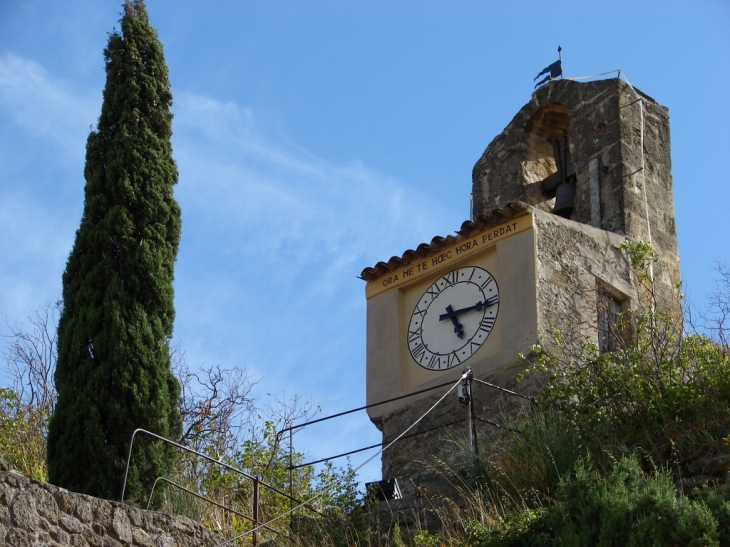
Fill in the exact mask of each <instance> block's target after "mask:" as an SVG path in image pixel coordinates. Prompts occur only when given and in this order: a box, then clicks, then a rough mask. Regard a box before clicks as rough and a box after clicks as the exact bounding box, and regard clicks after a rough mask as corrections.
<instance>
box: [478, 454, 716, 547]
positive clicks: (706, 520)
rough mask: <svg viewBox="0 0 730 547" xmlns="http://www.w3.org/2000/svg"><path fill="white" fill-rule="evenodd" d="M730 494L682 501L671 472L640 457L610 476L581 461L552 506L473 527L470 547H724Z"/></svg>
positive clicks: (627, 460)
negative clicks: (648, 468)
mask: <svg viewBox="0 0 730 547" xmlns="http://www.w3.org/2000/svg"><path fill="white" fill-rule="evenodd" d="M723 496H725V497H723ZM727 496H728V494H727V492H725V493H724V494H723V495H717V494H712V493H709V492H708V493H706V494H705V497H704V499H689V498H686V497H679V498H677V497H676V491H675V488H674V482H673V479H672V476H671V473H668V472H666V471H660V472H657V473H654V474H647V473H645V472H644V471H643V470H642V469H641V466H640V464H639V461H638V459H637V458H636V457H635V456H627V457H625V458H622V459H621V460H619V461H618V462H617V463H616V464H615V465H614V467H613V469H612V470H611V471H610V472H609V473H608V475H607V476H605V477H603V476H602V475H601V473H600V472H599V471H598V470H597V469H596V468H595V466H594V465H593V464H592V463H591V462H590V460H588V461H586V460H583V459H581V460H578V462H576V464H575V466H574V469H573V472H572V473H571V474H569V475H568V476H565V477H563V479H562V480H561V481H560V484H559V486H558V488H557V491H556V493H555V504H554V505H552V506H550V507H548V508H546V509H538V510H534V509H528V510H525V511H521V512H519V513H515V514H511V515H508V516H507V517H505V518H503V519H502V520H501V521H500V522H499V523H498V524H497V525H496V526H485V525H482V524H479V523H476V522H472V523H470V524H469V526H468V527H467V534H468V535H467V537H468V539H467V542H466V545H467V546H468V547H516V546H576V547H578V546H594V545H595V546H599V547H609V546H621V547H624V546H625V547H642V546H646V545H652V546H656V547H664V546H666V547H673V546H675V545H682V546H687V547H692V546H698V547H699V546H707V547H714V546H717V547H719V546H720V545H723V544H724V545H727V543H725V540H726V539H727V538H728V534H729V533H730V532H729V531H728V526H727V524H728V516H729V515H730V512H729V511H730V504H728V501H727V499H726V497H727ZM721 542H722V543H721Z"/></svg>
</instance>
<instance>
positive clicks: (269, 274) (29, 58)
mask: <svg viewBox="0 0 730 547" xmlns="http://www.w3.org/2000/svg"><path fill="white" fill-rule="evenodd" d="M147 7H148V11H149V14H150V19H151V22H152V24H153V25H154V26H155V27H156V28H157V30H158V34H159V37H160V40H161V41H162V43H163V44H164V47H165V55H166V59H167V64H168V67H169V69H170V79H171V83H172V91H173V96H174V105H173V111H174V113H175V120H174V125H173V131H174V136H173V147H174V156H175V158H176V160H177V162H178V167H179V171H180V182H179V184H178V186H177V188H176V197H177V199H178V201H179V202H180V205H181V207H182V211H183V235H182V243H181V246H180V252H179V257H178V262H177V265H176V273H175V275H176V281H175V291H176V293H175V305H176V309H177V321H176V325H175V342H177V343H180V344H181V346H182V348H183V349H184V350H185V351H186V354H187V362H188V364H189V365H190V366H192V367H197V366H200V365H211V364H219V365H221V366H223V367H228V368H230V367H234V366H238V367H245V368H246V369H247V370H248V371H249V372H250V373H251V374H252V375H253V376H254V377H255V378H256V379H257V380H258V382H259V383H258V385H257V387H256V392H257V394H258V395H259V396H260V397H261V398H262V399H266V398H267V394H273V395H275V396H278V397H283V396H284V395H285V394H286V395H287V396H291V395H294V394H299V395H300V396H301V397H303V398H311V399H312V400H313V401H315V402H316V403H317V404H318V405H320V406H321V408H322V412H323V414H331V413H334V412H338V411H341V410H345V409H348V408H352V407H354V406H359V405H361V404H364V399H365V297H364V283H363V282H362V281H360V280H359V279H357V278H356V276H357V275H358V274H359V273H360V271H361V270H362V269H363V268H364V267H365V266H371V265H373V264H374V263H376V262H377V261H379V260H387V259H388V258H390V257H391V256H392V255H396V254H398V255H399V254H401V253H402V252H403V251H404V250H405V249H407V248H415V247H416V246H417V245H418V244H419V243H421V242H423V241H430V239H431V238H432V237H433V236H435V235H442V236H444V235H447V234H449V233H452V232H454V231H455V230H457V229H459V227H460V226H461V223H462V222H463V221H464V220H466V219H467V218H468V216H469V192H470V189H471V169H472V167H473V165H474V163H475V162H476V160H477V159H478V158H479V157H480V155H481V153H482V152H483V151H484V149H485V148H486V146H487V145H488V144H489V143H490V142H491V140H492V139H493V138H494V137H495V136H496V135H497V134H499V133H500V132H501V131H502V129H503V128H504V127H505V126H506V125H507V124H508V123H509V122H510V120H511V119H512V117H513V116H514V115H515V114H516V113H517V111H518V110H519V109H520V107H521V106H522V105H523V104H525V103H526V102H528V101H529V99H530V95H531V93H532V90H533V78H534V76H535V75H536V74H537V73H538V72H539V71H540V70H541V69H542V68H543V67H545V66H546V65H548V64H550V63H551V62H553V61H554V60H556V58H557V53H556V49H557V46H558V45H560V46H562V48H563V66H564V72H565V76H567V77H577V76H584V75H590V74H596V73H601V72H606V71H610V70H615V69H621V70H623V72H624V73H625V74H626V76H627V77H628V78H629V80H630V81H631V83H632V84H633V85H634V86H636V87H638V88H639V89H641V90H642V91H644V92H645V93H647V94H649V95H650V96H652V97H654V98H655V99H656V100H657V101H659V102H660V103H662V104H663V105H665V106H667V107H669V109H670V110H669V112H670V121H671V131H672V155H673V177H674V189H675V208H676V216H677V229H678V234H679V245H680V253H681V259H682V264H681V266H682V274H683V278H684V282H685V290H686V292H688V293H689V295H690V298H691V300H692V301H693V302H695V303H696V304H697V305H699V306H701V305H702V304H703V302H704V297H705V295H706V294H707V293H708V292H710V291H711V290H712V288H713V276H714V273H713V270H712V265H713V262H714V261H725V260H727V259H728V257H730V243H728V233H729V232H730V230H729V229H728V228H729V227H730V222H729V221H728V218H727V213H726V209H727V204H728V203H730V177H729V176H728V174H727V172H726V171H725V170H724V169H725V166H726V163H727V158H728V153H729V152H730V131H728V128H729V127H730V108H729V107H728V99H729V98H730V61H728V59H730V4H729V3H727V2H725V1H722V0H698V1H693V2H689V1H682V2H678V1H662V2H637V1H633V2H626V1H612V2H603V1H600V2H599V1H595V2H585V1H583V2H577V1H576V2H567V1H554V2H524V1H516V2H486V1H485V2H469V1H459V2H446V1H443V2H435V1H430V2H429V1H424V2H415V1H398V2H395V1H394V2H385V1H377V0H376V1H370V2H364V1H352V2H335V1H311V2H278V1H271V2H232V1H230V2H224V1H219V2H200V1H198V2H193V1H189V2H173V1H161V0H148V6H147ZM120 13H121V2H119V1H110V0H94V1H91V0H87V1H81V0H64V1H52V0H45V1H43V2H41V1H37V0H23V1H20V0H15V1H13V0H0V256H1V257H2V259H1V260H0V319H3V320H6V321H7V322H9V323H11V324H19V323H22V322H23V321H24V320H25V318H26V317H27V316H28V315H29V314H30V312H31V310H33V309H36V308H37V307H38V306H40V305H43V304H47V303H50V302H54V301H56V300H57V299H58V298H60V295H61V274H62V272H63V269H64V267H65V262H66V259H67V257H68V253H69V252H70V249H71V246H72V243H73V238H74V233H75V230H76V229H77V227H78V224H79V221H80V218H81V211H82V206H83V186H84V179H83V166H84V149H85V142H86V137H87V135H88V133H89V129H90V127H92V126H93V125H94V124H95V123H96V121H97V119H98V116H99V113H100V107H101V92H102V89H103V87H104V81H105V74H104V61H103V54H102V52H103V49H104V46H105V45H106V41H107V33H108V32H110V31H111V30H112V29H113V28H114V27H115V26H116V27H118V23H117V22H118V20H119V18H120ZM379 438H380V437H379V434H378V432H377V430H376V429H375V427H374V426H372V425H371V424H370V423H369V421H368V419H367V417H366V416H365V414H364V413H360V414H357V415H353V416H351V417H350V418H347V419H342V420H338V421H336V423H333V424H331V425H328V426H322V427H313V428H311V429H310V430H308V431H306V432H304V433H302V434H301V435H300V436H299V437H298V438H297V439H296V447H297V448H298V449H300V450H305V451H306V452H308V453H309V454H310V455H311V456H312V457H313V458H320V457H325V456H328V455H333V454H336V453H339V452H344V451H346V450H350V449H354V448H358V447H361V446H365V445H370V444H374V443H376V442H378V441H379ZM364 458H365V456H362V455H361V456H355V457H353V459H352V463H353V464H354V465H358V464H359V462H360V461H362V460H363V459H364ZM378 473H379V468H378V466H377V465H370V466H368V467H366V468H365V470H364V472H363V473H362V475H361V479H363V480H373V479H375V478H379V476H378Z"/></svg>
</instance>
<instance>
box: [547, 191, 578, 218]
mask: <svg viewBox="0 0 730 547" xmlns="http://www.w3.org/2000/svg"><path fill="white" fill-rule="evenodd" d="M574 207H575V185H574V184H565V183H563V184H561V185H560V186H558V189H557V191H556V192H555V207H553V210H552V211H550V212H551V213H552V214H554V215H558V216H561V217H563V218H570V215H571V214H573V208H574Z"/></svg>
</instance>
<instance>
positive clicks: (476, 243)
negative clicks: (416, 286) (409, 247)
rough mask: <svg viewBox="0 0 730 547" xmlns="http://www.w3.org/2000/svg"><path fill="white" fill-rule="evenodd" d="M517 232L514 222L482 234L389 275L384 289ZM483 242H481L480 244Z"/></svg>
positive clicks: (384, 282)
mask: <svg viewBox="0 0 730 547" xmlns="http://www.w3.org/2000/svg"><path fill="white" fill-rule="evenodd" d="M515 231H517V223H516V222H512V223H510V224H506V225H504V226H500V227H499V228H495V229H494V230H490V231H489V232H486V233H484V234H482V235H481V236H480V237H479V239H472V240H471V241H464V242H463V243H459V244H458V245H457V246H456V247H454V248H453V249H449V250H448V251H445V252H443V253H440V254H438V255H436V256H434V257H431V258H430V259H429V260H427V261H424V262H419V263H418V264H415V265H409V266H408V267H407V268H404V269H403V270H400V271H399V272H396V273H394V274H392V275H389V276H388V277H385V278H383V280H382V281H381V283H382V284H383V287H389V286H390V285H392V284H393V283H396V282H397V281H401V280H404V279H408V278H409V277H411V276H413V275H414V274H416V273H420V272H425V271H427V270H428V268H429V266H431V267H436V266H440V265H442V264H445V263H447V262H449V261H451V260H453V259H455V258H457V257H459V256H460V255H463V254H464V253H467V254H468V253H469V252H473V251H475V250H476V249H478V248H479V247H483V246H486V245H488V244H490V243H491V242H493V241H496V240H497V239H499V238H501V237H504V236H506V235H508V234H511V233H513V232H515ZM480 240H481V242H480Z"/></svg>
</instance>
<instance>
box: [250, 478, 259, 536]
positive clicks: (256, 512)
mask: <svg viewBox="0 0 730 547" xmlns="http://www.w3.org/2000/svg"><path fill="white" fill-rule="evenodd" d="M258 525H259V478H258V476H256V477H254V479H253V527H254V532H253V538H252V542H251V545H253V547H256V546H257V545H258V543H259V532H258V530H256V528H258Z"/></svg>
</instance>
